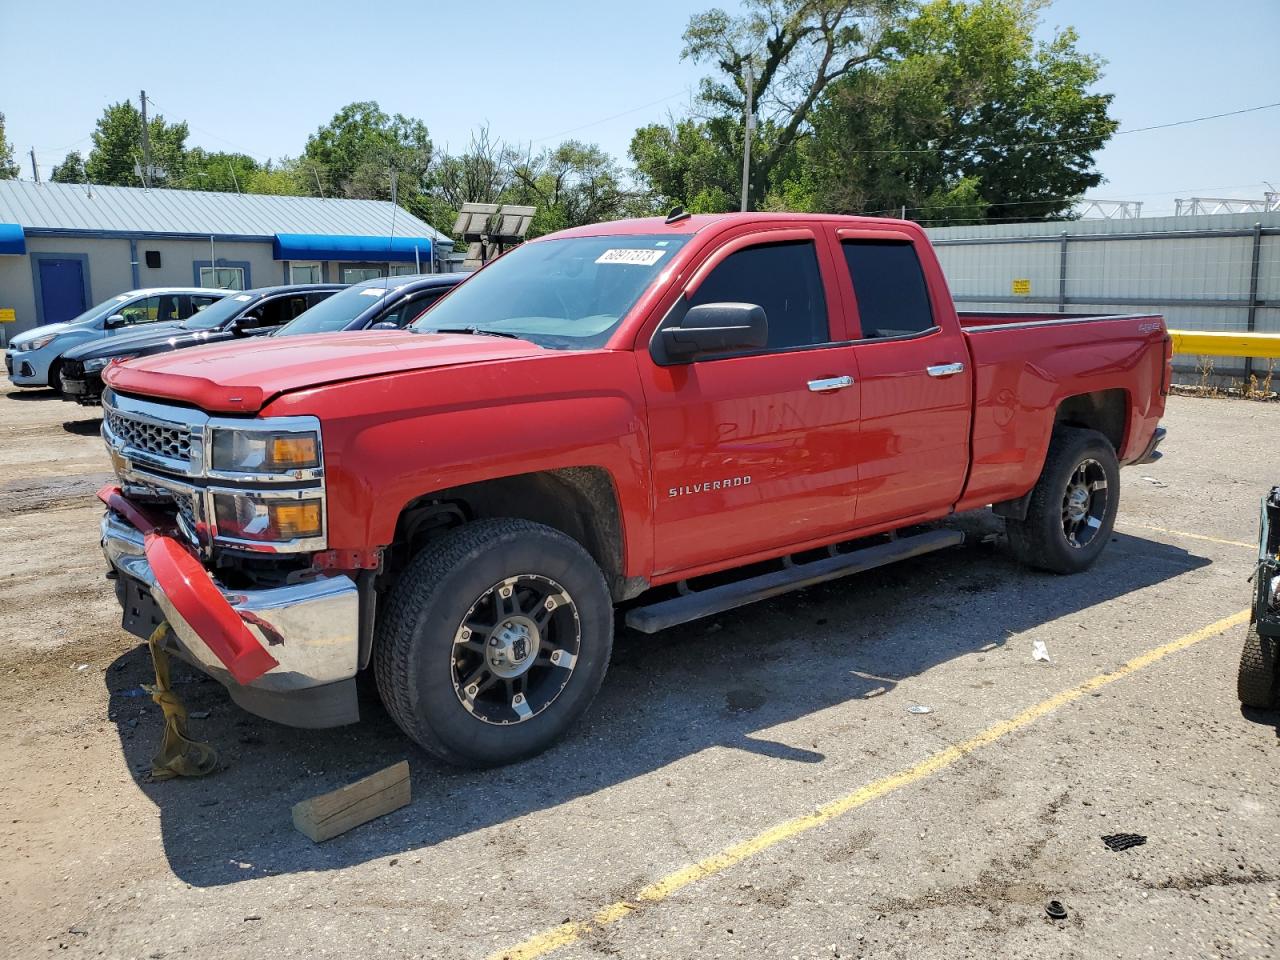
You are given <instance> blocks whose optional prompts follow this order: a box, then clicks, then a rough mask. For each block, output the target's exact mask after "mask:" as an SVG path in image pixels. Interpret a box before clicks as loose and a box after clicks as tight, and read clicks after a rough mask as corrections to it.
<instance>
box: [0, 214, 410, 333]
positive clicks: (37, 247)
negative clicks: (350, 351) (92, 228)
mask: <svg viewBox="0 0 1280 960" xmlns="http://www.w3.org/2000/svg"><path fill="white" fill-rule="evenodd" d="M134 243H135V244H136V247H137V267H136V270H137V281H136V282H135V281H134V269H135V268H134V266H133V264H132V263H131V261H132V259H133V257H132V256H131V248H130V241H129V240H128V239H116V238H104V237H93V236H30V235H28V236H27V254H26V255H25V256H0V308H2V307H10V308H12V309H13V310H14V311H15V312H16V313H17V320H16V322H14V323H4V324H0V343H8V341H9V340H10V339H11V338H12V337H13V336H14V335H15V334H18V333H22V332H23V331H25V330H30V329H31V328H32V327H34V326H36V325H37V318H38V315H39V311H38V310H37V309H36V299H35V286H34V282H33V279H32V262H33V261H32V254H37V255H38V254H62V255H81V256H85V257H87V258H88V260H87V264H88V274H89V286H90V298H89V304H88V305H89V306H92V305H93V304H95V303H100V302H102V301H103V300H106V299H107V298H108V297H113V296H115V295H116V294H118V293H123V292H125V291H127V290H133V289H136V288H140V287H191V286H198V285H199V275H198V273H197V271H196V264H197V263H199V264H201V265H204V266H208V264H209V241H208V240H172V239H155V240H148V239H145V238H142V239H137V240H135V241H134ZM148 250H155V251H158V252H159V254H160V266H159V267H148V266H147V263H146V259H147V258H146V254H147V251H148ZM213 253H214V256H215V257H216V258H217V263H218V265H219V266H235V267H242V268H244V269H245V286H246V287H268V286H274V285H276V284H281V283H288V282H289V262H288V261H282V260H274V259H272V246H271V243H270V242H265V241H264V242H257V241H240V242H231V241H227V242H225V243H223V242H215V243H214V245H213ZM344 266H357V264H353V263H349V262H341V263H340V262H337V261H332V262H328V263H322V265H321V269H322V279H323V280H325V281H328V282H333V283H337V282H340V280H341V278H342V273H341V268H342V267H344ZM370 266H380V267H384V268H385V266H386V265H385V264H370ZM397 266H399V265H397ZM422 269H423V270H424V271H426V272H429V271H430V269H431V263H430V260H426V261H424V262H423V264H422Z"/></svg>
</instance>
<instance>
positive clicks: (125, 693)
mask: <svg viewBox="0 0 1280 960" xmlns="http://www.w3.org/2000/svg"><path fill="white" fill-rule="evenodd" d="M117 692H118V693H119V695H120V696H122V697H149V696H151V694H149V693H147V691H145V690H143V689H142V688H141V687H134V688H133V689H132V690H120V691H117Z"/></svg>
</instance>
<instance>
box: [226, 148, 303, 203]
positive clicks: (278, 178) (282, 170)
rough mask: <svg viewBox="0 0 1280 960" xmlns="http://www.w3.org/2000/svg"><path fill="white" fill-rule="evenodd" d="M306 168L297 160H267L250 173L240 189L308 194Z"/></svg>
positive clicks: (279, 193) (286, 194)
mask: <svg viewBox="0 0 1280 960" xmlns="http://www.w3.org/2000/svg"><path fill="white" fill-rule="evenodd" d="M307 176H308V174H307V172H306V170H304V169H303V168H302V165H301V164H300V163H299V162H298V161H297V160H292V159H290V158H289V157H282V158H281V159H280V160H275V161H272V160H268V161H267V162H266V163H265V164H263V165H262V166H260V167H259V168H258V169H257V170H254V171H253V173H251V174H250V175H249V177H248V179H247V181H246V182H245V183H242V184H241V189H242V190H243V191H244V192H245V193H268V194H274V195H276V196H281V197H300V196H306V195H308V194H310V193H311V192H312V191H310V190H308V189H307V183H306V177H307Z"/></svg>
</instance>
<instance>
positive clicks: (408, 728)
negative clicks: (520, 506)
mask: <svg viewBox="0 0 1280 960" xmlns="http://www.w3.org/2000/svg"><path fill="white" fill-rule="evenodd" d="M612 646H613V606H612V602H611V600H610V597H609V591H608V588H607V587H606V586H605V582H604V577H603V576H602V575H601V573H600V570H599V568H598V567H597V566H596V564H595V562H594V561H593V560H592V559H591V556H590V554H588V553H587V552H586V551H585V550H584V549H583V548H582V547H581V546H580V545H579V544H578V543H577V542H575V541H574V540H572V539H570V538H569V537H567V536H565V535H564V534H562V533H560V532H559V531H556V530H553V529H551V528H550V527H546V526H543V525H542V524H537V523H531V522H529V521H527V520H481V521H478V522H476V523H471V524H467V525H465V526H463V527H459V528H458V529H457V530H454V531H452V532H450V533H448V534H446V535H445V536H444V537H442V538H440V539H439V540H438V541H436V542H434V543H432V544H430V545H428V546H427V547H426V548H424V549H423V550H422V551H421V552H420V553H419V554H418V555H417V557H415V558H414V560H413V562H412V563H410V565H409V566H408V568H406V570H405V571H404V573H403V574H401V576H400V579H399V581H398V582H397V583H396V585H395V587H394V589H393V590H392V592H391V596H390V598H389V601H388V603H387V606H386V609H385V612H384V615H383V616H382V618H381V620H380V622H379V624H378V635H377V637H376V640H375V646H374V672H375V676H376V678H377V683H378V692H379V693H380V694H381V696H382V700H383V703H384V704H385V705H386V707H387V711H388V712H389V713H390V714H391V716H392V718H393V719H394V720H395V721H396V723H397V724H398V725H399V726H400V728H401V729H402V730H404V732H405V733H406V734H408V735H409V736H410V737H411V738H413V739H414V740H415V741H417V743H418V744H420V745H421V746H422V747H423V748H424V749H426V750H427V751H428V752H430V753H432V754H434V755H435V756H437V757H439V758H440V759H442V760H446V761H448V762H450V763H456V764H460V765H463V766H495V765H498V764H503V763H511V762H513V761H515V760H520V759H523V758H525V757H529V756H533V755H534V754H536V753H540V752H541V751H543V750H545V749H546V748H547V747H548V746H550V745H551V744H552V743H553V742H555V741H556V740H557V739H559V737H560V736H562V735H563V734H564V732H565V731H566V730H567V729H568V728H569V727H570V726H571V725H572V724H573V722H574V721H575V720H577V719H578V718H579V717H580V716H581V715H582V714H583V712H584V711H585V710H586V709H587V707H588V705H589V704H590V703H591V700H592V698H593V697H594V696H595V694H596V691H597V690H599V688H600V684H601V682H602V681H603V679H604V674H605V670H606V668H607V667H608V663H609V655H610V652H611V650H612Z"/></svg>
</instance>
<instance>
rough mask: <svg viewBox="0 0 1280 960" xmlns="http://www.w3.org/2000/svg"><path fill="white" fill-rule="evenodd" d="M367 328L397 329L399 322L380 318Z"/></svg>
mask: <svg viewBox="0 0 1280 960" xmlns="http://www.w3.org/2000/svg"><path fill="white" fill-rule="evenodd" d="M369 329H370V330H399V329H400V324H398V323H396V322H395V321H394V320H380V321H379V322H378V323H375V324H374V325H373V326H372V327H370V328H369Z"/></svg>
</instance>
